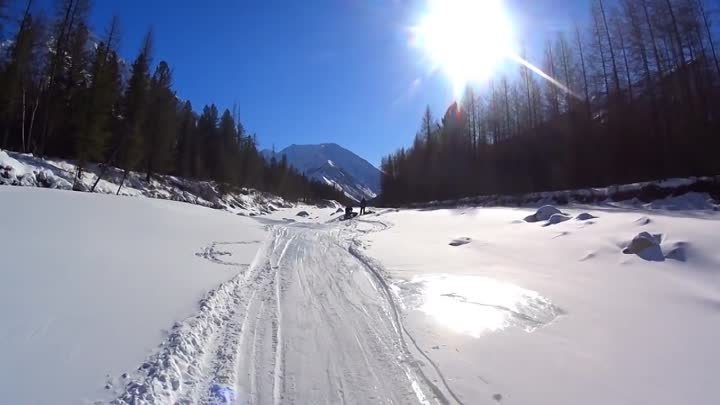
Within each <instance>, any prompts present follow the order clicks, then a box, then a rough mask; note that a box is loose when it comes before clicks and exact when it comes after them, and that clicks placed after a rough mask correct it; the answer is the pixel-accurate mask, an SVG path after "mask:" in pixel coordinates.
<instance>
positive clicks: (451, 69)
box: [413, 0, 514, 96]
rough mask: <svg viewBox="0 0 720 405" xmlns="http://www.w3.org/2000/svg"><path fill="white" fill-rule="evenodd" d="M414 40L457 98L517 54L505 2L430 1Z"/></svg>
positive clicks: (471, 0) (489, 0)
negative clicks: (449, 82)
mask: <svg viewBox="0 0 720 405" xmlns="http://www.w3.org/2000/svg"><path fill="white" fill-rule="evenodd" d="M413 31H414V33H415V36H416V37H415V40H416V41H417V45H418V46H420V47H421V48H422V49H423V50H424V51H425V52H427V54H428V56H429V57H430V58H431V60H432V63H433V65H434V68H437V69H440V70H441V71H443V72H444V74H445V75H447V76H448V79H449V80H450V81H451V83H452V86H453V90H454V93H455V96H458V95H460V93H461V92H462V91H463V90H464V88H465V87H466V86H467V85H468V84H469V83H471V82H481V81H484V80H487V79H488V78H490V76H491V75H492V74H493V73H495V71H496V70H497V68H498V66H499V64H500V63H501V62H502V61H503V60H504V59H505V58H507V57H508V56H510V55H512V54H514V51H513V33H512V25H511V23H510V20H509V18H508V16H507V13H506V11H505V7H504V4H503V1H502V0H428V8H427V13H426V14H425V15H424V16H423V17H422V19H421V20H420V22H419V24H418V25H416V26H415V27H414V30H413Z"/></svg>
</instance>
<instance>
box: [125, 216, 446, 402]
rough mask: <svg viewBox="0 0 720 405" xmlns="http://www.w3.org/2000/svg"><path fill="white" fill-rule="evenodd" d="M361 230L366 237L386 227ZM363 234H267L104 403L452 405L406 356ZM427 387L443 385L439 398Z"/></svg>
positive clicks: (336, 230) (300, 229) (296, 230)
mask: <svg viewBox="0 0 720 405" xmlns="http://www.w3.org/2000/svg"><path fill="white" fill-rule="evenodd" d="M364 225H365V226H364V227H362V228H367V226H370V228H371V229H370V230H368V232H369V231H376V230H381V229H385V228H387V225H386V224H384V223H382V222H373V223H369V222H368V223H367V224H364ZM362 228H361V227H360V226H358V225H352V226H345V227H342V226H341V227H337V226H332V225H326V226H323V225H318V226H308V225H291V226H283V227H276V228H274V229H273V230H272V232H271V237H270V238H269V240H268V241H266V242H265V243H264V245H263V247H262V248H261V249H260V251H259V253H258V254H257V256H256V258H255V260H254V262H253V264H252V265H250V267H249V269H248V270H247V272H245V273H244V274H240V275H238V276H237V277H235V278H234V279H232V280H230V281H228V282H226V283H224V284H222V285H221V286H220V287H218V288H217V289H216V290H214V291H212V292H211V293H210V294H209V295H208V296H207V297H206V298H205V299H204V300H203V302H202V303H201V309H200V312H199V313H198V314H197V315H195V316H194V317H192V318H190V319H187V320H186V321H184V322H182V323H179V324H177V325H176V326H175V327H174V328H173V330H172V331H171V333H170V335H169V337H168V339H167V340H166V341H165V342H164V343H163V344H162V345H161V348H160V349H159V351H158V352H157V353H156V354H155V355H153V356H152V358H150V359H149V360H148V361H147V362H146V363H144V364H143V365H142V366H140V368H139V369H138V372H137V373H135V375H132V376H130V377H129V378H128V379H127V381H124V388H123V389H122V391H120V392H117V393H116V394H117V399H115V400H113V401H112V403H113V404H117V405H124V404H134V405H141V404H145V405H151V404H152V405H155V404H188V405H189V404H203V405H204V404H320V403H326V404H355V403H393V404H403V403H426V404H429V403H449V400H448V398H451V399H453V398H454V399H455V400H457V398H456V397H455V395H454V394H452V392H451V391H450V390H449V387H447V384H446V383H445V381H444V378H442V376H441V375H439V371H438V370H437V368H436V367H434V368H433V370H436V371H437V372H438V375H435V376H432V377H430V378H429V377H428V376H426V375H425V374H424V373H423V370H422V369H421V366H420V365H421V363H419V362H418V361H416V360H415V358H414V357H413V354H417V353H414V351H415V348H413V349H412V350H413V352H411V350H410V349H409V348H408V345H407V344H406V341H405V339H406V337H407V336H408V335H407V332H406V331H405V329H404V327H403V326H402V323H401V318H400V316H399V313H398V310H397V308H396V306H395V303H394V301H393V296H392V294H391V293H390V291H389V289H388V286H387V285H386V284H385V282H384V280H383V278H382V275H381V274H380V273H379V271H378V269H377V268H374V267H373V265H372V263H370V262H369V261H368V260H367V259H366V258H364V257H363V256H362V255H361V254H360V253H359V252H358V251H357V249H356V247H355V246H354V243H355V242H354V240H353V236H354V235H356V234H357V232H358V231H359V232H364V231H363V229H362ZM208 256H212V255H208ZM425 360H428V361H429V359H427V358H425ZM431 378H432V379H433V380H436V381H437V380H441V381H442V382H443V386H442V389H441V388H438V387H436V386H435V385H434V384H433V383H432V382H431ZM446 394H448V395H446ZM458 402H459V401H458Z"/></svg>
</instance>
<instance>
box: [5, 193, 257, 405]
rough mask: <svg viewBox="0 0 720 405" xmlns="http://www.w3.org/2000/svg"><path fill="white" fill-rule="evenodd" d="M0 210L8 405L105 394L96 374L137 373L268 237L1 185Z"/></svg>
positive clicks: (206, 214) (153, 210)
mask: <svg viewBox="0 0 720 405" xmlns="http://www.w3.org/2000/svg"><path fill="white" fill-rule="evenodd" d="M0 211H1V212H2V215H0V320H1V321H0V359H2V360H0V393H2V394H0V397H2V400H0V402H3V403H8V404H10V403H12V404H50V403H53V404H77V403H82V402H83V401H85V402H86V403H90V400H93V399H95V398H97V397H99V396H100V395H103V394H104V392H103V391H104V389H103V386H104V385H105V384H106V375H108V374H110V375H120V374H122V373H125V372H128V371H132V370H134V369H135V368H136V367H137V366H138V365H139V364H141V363H142V362H143V361H144V359H145V358H146V357H147V356H148V355H149V354H150V353H151V351H152V350H153V349H154V348H155V347H157V345H158V343H160V342H162V341H163V340H164V339H165V338H166V336H167V332H166V331H167V330H168V329H169V328H171V327H172V325H173V323H174V322H175V321H178V320H182V319H183V318H185V317H188V316H190V315H192V314H193V313H194V312H196V311H197V308H198V307H197V302H198V300H199V299H200V298H202V297H203V295H204V294H205V293H206V292H207V291H208V290H211V289H213V288H215V287H216V286H217V285H218V284H219V283H221V282H223V281H226V280H229V279H231V278H232V277H233V276H234V275H235V274H237V272H238V269H239V268H243V267H247V266H248V265H249V264H250V263H251V261H252V259H253V257H254V256H255V253H256V251H257V249H258V248H259V246H260V245H261V243H263V241H264V240H265V239H266V236H267V232H266V230H265V229H264V228H265V227H264V226H263V225H262V224H260V223H258V222H257V221H255V220H252V219H250V218H244V217H240V216H235V215H229V214H227V213H225V212H222V211H217V210H211V209H207V208H203V207H199V206H194V205H190V204H185V203H179V202H173V201H162V200H154V199H149V198H120V197H115V196H108V195H100V194H89V193H77V192H72V191H60V190H46V189H39V188H30V187H0ZM223 252H231V253H232V256H230V255H225V254H224V253H223ZM226 261H227V263H226ZM230 263H236V264H230Z"/></svg>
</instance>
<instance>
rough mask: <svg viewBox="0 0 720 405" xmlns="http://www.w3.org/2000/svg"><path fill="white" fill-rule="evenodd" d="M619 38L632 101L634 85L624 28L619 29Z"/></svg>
mask: <svg viewBox="0 0 720 405" xmlns="http://www.w3.org/2000/svg"><path fill="white" fill-rule="evenodd" d="M618 36H619V38H620V48H622V56H623V61H624V63H625V75H626V77H627V85H628V96H629V97H630V98H629V99H630V101H632V99H633V84H632V79H631V78H630V64H629V63H628V57H627V50H626V49H625V38H624V37H623V34H622V28H621V27H618Z"/></svg>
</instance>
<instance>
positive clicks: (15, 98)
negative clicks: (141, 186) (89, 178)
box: [0, 0, 344, 200]
mask: <svg viewBox="0 0 720 405" xmlns="http://www.w3.org/2000/svg"><path fill="white" fill-rule="evenodd" d="M18 3H19V1H18ZM16 5H17V4H16ZM54 8H55V13H54V16H52V17H50V18H48V17H45V16H43V15H41V14H39V13H36V12H35V11H36V10H35V9H34V5H33V0H26V1H24V2H23V4H22V10H21V11H20V13H21V15H17V16H13V15H9V14H11V10H10V8H9V7H8V2H7V0H0V16H1V17H2V19H1V20H0V21H1V22H0V24H2V26H0V30H1V31H0V32H2V35H3V36H2V38H1V39H2V41H1V42H0V47H1V48H0V148H5V149H13V150H18V151H22V152H29V153H33V154H36V155H44V156H56V157H63V158H68V159H75V160H76V161H77V163H78V171H77V173H76V178H80V176H83V170H84V169H85V168H86V167H87V164H88V163H90V162H98V163H103V164H104V166H106V167H107V166H117V167H120V168H122V169H124V170H125V173H126V174H127V172H128V171H130V170H138V171H142V172H145V173H147V181H150V180H151V178H152V176H154V175H156V174H174V175H178V176H181V177H186V178H193V179H201V180H214V181H217V182H219V183H221V184H223V185H224V186H230V187H231V186H237V187H252V188H256V189H259V190H263V191H269V192H272V193H275V194H278V195H281V196H283V197H285V198H288V199H292V200H297V199H310V200H314V199H336V200H343V199H344V196H343V195H342V194H341V193H340V192H338V191H337V190H335V189H334V188H332V187H329V186H327V185H324V184H321V183H317V182H314V181H311V180H309V179H307V178H306V177H304V176H303V175H302V174H300V173H298V172H297V171H296V170H294V169H293V168H291V167H289V166H288V164H287V161H286V160H282V161H279V162H278V161H276V160H274V159H273V160H271V161H270V162H266V161H265V160H264V159H263V158H262V156H261V155H260V154H259V153H258V149H257V139H256V137H255V135H254V134H250V133H248V132H247V131H246V130H245V129H244V127H243V125H242V124H241V123H240V122H239V120H238V118H237V114H235V113H231V112H230V111H229V110H227V109H226V110H224V111H223V112H222V113H221V112H220V111H219V110H218V108H217V107H216V106H215V105H209V106H204V107H203V109H202V112H200V113H199V114H198V113H196V112H195V111H194V110H193V107H192V105H191V104H190V102H189V101H182V100H180V99H179V98H178V97H177V96H176V94H175V90H174V89H173V80H172V69H171V68H170V65H169V64H168V63H167V62H166V61H160V62H159V63H157V65H155V66H153V63H152V40H153V39H152V38H153V36H152V33H151V32H148V34H147V35H146V36H145V39H144V41H143V44H142V47H141V48H140V50H139V52H138V55H137V56H136V57H135V59H134V61H133V62H132V63H131V64H130V65H128V64H126V62H125V61H124V60H123V59H122V58H121V57H120V56H119V55H118V43H119V40H120V24H119V21H118V19H117V18H113V19H112V21H110V23H109V24H108V27H107V29H106V30H105V33H104V35H102V36H101V37H99V38H96V37H95V36H94V35H93V33H92V32H91V31H90V29H89V27H88V15H89V13H90V0H56V1H55V4H54Z"/></svg>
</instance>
